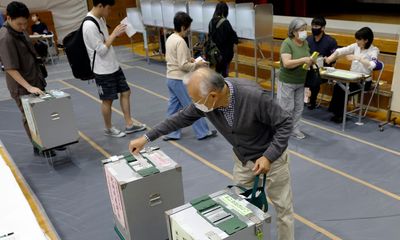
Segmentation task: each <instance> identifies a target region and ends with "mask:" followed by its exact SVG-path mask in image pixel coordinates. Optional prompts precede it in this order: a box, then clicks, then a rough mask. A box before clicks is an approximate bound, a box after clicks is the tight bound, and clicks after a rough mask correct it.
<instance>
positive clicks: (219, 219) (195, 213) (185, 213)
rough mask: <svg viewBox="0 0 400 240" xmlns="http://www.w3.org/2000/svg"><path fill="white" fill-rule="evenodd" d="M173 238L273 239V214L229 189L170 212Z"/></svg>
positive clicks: (194, 239) (170, 230)
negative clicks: (271, 229)
mask: <svg viewBox="0 0 400 240" xmlns="http://www.w3.org/2000/svg"><path fill="white" fill-rule="evenodd" d="M166 220H167V224H168V231H169V239H170V240H184V239H185V240H205V239H211V240H222V239H223V240H271V236H270V224H271V216H270V215H269V214H268V213H264V212H263V211H261V210H260V209H259V208H257V207H256V206H254V205H252V204H250V203H249V202H247V201H246V200H245V199H243V198H242V197H241V196H240V195H238V194H237V193H236V192H235V191H234V190H230V189H226V190H222V191H219V192H216V193H213V194H210V195H207V196H204V197H200V198H197V199H195V200H193V201H191V202H190V203H187V204H185V205H183V206H180V207H177V208H174V209H172V210H169V211H167V212H166Z"/></svg>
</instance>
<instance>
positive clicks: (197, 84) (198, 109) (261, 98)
mask: <svg viewBox="0 0 400 240" xmlns="http://www.w3.org/2000/svg"><path fill="white" fill-rule="evenodd" d="M184 83H185V84H186V86H187V89H188V93H189V96H190V97H191V98H192V99H193V102H194V103H192V104H189V105H188V106H187V107H186V108H184V109H183V110H182V111H180V112H178V113H177V114H175V115H173V116H171V117H169V118H168V119H166V120H164V121H163V122H161V123H160V124H158V125H157V126H155V127H154V129H152V130H151V131H149V132H147V133H146V134H145V135H144V136H142V137H140V138H137V139H135V140H133V141H131V142H130V144H129V150H130V151H131V152H132V151H134V152H135V153H138V152H139V151H140V150H141V149H143V147H144V145H145V144H147V143H148V142H149V141H154V140H156V139H157V138H159V137H160V136H162V135H165V134H168V133H170V132H172V131H175V130H177V129H180V128H183V127H187V126H190V125H191V124H193V123H194V122H195V121H196V120H198V119H201V118H202V117H207V118H208V120H210V122H211V123H213V124H214V126H215V127H216V128H217V129H218V131H219V132H220V133H221V134H222V135H223V136H224V137H225V139H226V140H227V141H228V142H229V143H230V144H232V146H233V152H234V154H233V160H234V168H233V180H234V182H235V184H240V185H242V186H244V187H246V188H252V186H253V183H254V177H255V175H258V174H262V173H266V174H267V179H266V180H267V189H266V190H267V193H268V196H269V198H270V199H271V201H272V203H273V205H274V207H275V209H276V212H277V226H278V231H277V232H278V239H279V240H293V239H294V224H293V200H292V189H291V185H290V171H289V157H288V154H287V151H286V148H287V146H288V140H289V137H290V134H291V132H292V118H291V117H290V114H289V113H288V112H286V111H284V110H283V109H282V108H281V107H280V106H279V105H278V104H276V103H275V102H274V101H273V100H272V99H271V97H270V96H269V94H268V93H267V92H266V91H265V90H263V89H261V88H260V87H259V86H258V85H257V84H255V83H254V82H251V81H246V80H240V79H232V78H226V79H224V78H223V77H222V76H221V75H220V74H218V73H216V72H215V71H213V70H211V69H208V68H200V69H198V70H196V71H195V72H194V73H192V75H191V76H189V77H187V78H185V80H184Z"/></svg>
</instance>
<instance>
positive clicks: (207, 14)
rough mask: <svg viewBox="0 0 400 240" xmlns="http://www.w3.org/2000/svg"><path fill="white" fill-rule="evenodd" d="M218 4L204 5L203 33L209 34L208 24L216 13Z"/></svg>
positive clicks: (207, 3)
mask: <svg viewBox="0 0 400 240" xmlns="http://www.w3.org/2000/svg"><path fill="white" fill-rule="evenodd" d="M216 6H217V4H216V3H209V2H205V3H204V4H203V32H205V33H208V24H209V23H210V21H211V19H212V17H213V14H214V12H215V7H216Z"/></svg>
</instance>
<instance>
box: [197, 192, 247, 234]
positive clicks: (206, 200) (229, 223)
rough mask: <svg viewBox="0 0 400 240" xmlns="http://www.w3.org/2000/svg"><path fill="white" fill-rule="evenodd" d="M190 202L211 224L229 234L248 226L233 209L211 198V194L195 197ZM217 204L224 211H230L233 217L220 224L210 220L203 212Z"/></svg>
mask: <svg viewBox="0 0 400 240" xmlns="http://www.w3.org/2000/svg"><path fill="white" fill-rule="evenodd" d="M190 204H191V205H192V206H193V207H194V208H195V209H196V210H197V212H198V214H200V216H202V217H203V218H204V219H205V220H206V221H207V222H209V223H210V224H211V225H213V226H215V227H218V228H219V229H221V230H222V231H224V232H225V233H227V234H228V235H232V234H234V233H236V232H238V231H240V230H242V229H245V228H246V227H247V224H246V223H245V222H243V221H242V220H240V219H239V218H238V217H237V216H236V215H235V214H234V213H233V212H232V211H230V210H229V209H227V208H226V207H224V206H223V205H221V204H219V203H218V202H216V201H214V200H213V199H211V198H210V196H203V197H199V198H196V199H194V200H193V201H191V202H190ZM216 206H219V207H221V208H222V209H224V211H226V212H228V213H230V214H231V215H232V216H233V217H232V218H230V219H227V220H225V221H223V222H221V223H219V224H214V223H212V222H210V221H209V220H208V219H207V218H206V217H205V216H204V215H203V212H205V211H206V210H208V209H211V208H214V207H216Z"/></svg>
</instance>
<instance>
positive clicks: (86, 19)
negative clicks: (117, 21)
mask: <svg viewBox="0 0 400 240" xmlns="http://www.w3.org/2000/svg"><path fill="white" fill-rule="evenodd" d="M85 21H92V22H94V24H96V26H97V29H99V32H100V33H101V35H103V37H104V33H103V32H102V31H101V29H100V25H99V23H98V22H97V20H96V19H95V18H94V17H91V16H86V17H85V18H84V19H83V22H82V25H83V23H84V22H85Z"/></svg>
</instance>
